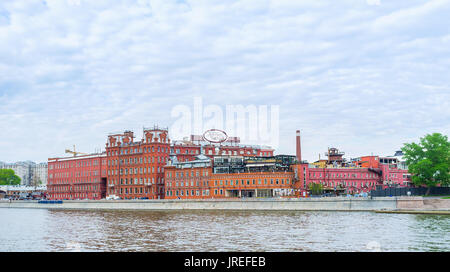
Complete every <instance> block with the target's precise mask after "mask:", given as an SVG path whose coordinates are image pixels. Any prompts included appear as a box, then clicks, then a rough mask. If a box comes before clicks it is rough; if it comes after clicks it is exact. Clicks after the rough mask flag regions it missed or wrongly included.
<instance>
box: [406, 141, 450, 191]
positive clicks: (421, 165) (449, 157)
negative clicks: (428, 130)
mask: <svg viewBox="0 0 450 272" xmlns="http://www.w3.org/2000/svg"><path fill="white" fill-rule="evenodd" d="M402 151H403V154H404V157H405V159H406V164H407V165H408V170H409V172H410V173H411V179H412V182H413V183H414V184H416V185H426V186H428V187H435V186H436V185H439V184H440V185H448V184H449V183H450V174H449V173H450V142H449V141H448V137H447V136H445V135H442V134H440V133H433V134H427V135H426V136H425V137H423V138H420V142H419V143H414V142H413V143H407V144H405V145H404V147H403V148H402Z"/></svg>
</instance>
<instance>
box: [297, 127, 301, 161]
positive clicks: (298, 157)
mask: <svg viewBox="0 0 450 272" xmlns="http://www.w3.org/2000/svg"><path fill="white" fill-rule="evenodd" d="M296 155H297V161H298V162H301V161H302V145H301V142H300V130H297V153H296Z"/></svg>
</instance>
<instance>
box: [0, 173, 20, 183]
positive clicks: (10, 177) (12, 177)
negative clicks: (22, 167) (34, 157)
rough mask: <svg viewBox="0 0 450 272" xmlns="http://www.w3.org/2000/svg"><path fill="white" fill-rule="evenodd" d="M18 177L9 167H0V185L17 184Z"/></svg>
mask: <svg viewBox="0 0 450 272" xmlns="http://www.w3.org/2000/svg"><path fill="white" fill-rule="evenodd" d="M19 184H20V178H19V177H18V176H16V174H15V173H14V171H13V170H11V169H0V185H19Z"/></svg>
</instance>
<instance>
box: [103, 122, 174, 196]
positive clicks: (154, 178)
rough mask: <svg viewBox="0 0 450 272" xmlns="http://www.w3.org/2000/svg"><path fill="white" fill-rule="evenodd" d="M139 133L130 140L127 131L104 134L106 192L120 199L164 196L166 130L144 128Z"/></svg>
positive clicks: (166, 153)
mask: <svg viewBox="0 0 450 272" xmlns="http://www.w3.org/2000/svg"><path fill="white" fill-rule="evenodd" d="M143 136H144V138H143V139H142V140H140V141H134V138H135V137H134V133H133V132H131V131H125V132H124V133H122V134H111V135H109V136H108V142H107V144H106V155H107V167H108V190H107V194H108V195H115V196H119V197H120V198H122V199H135V198H148V199H163V198H164V166H165V165H166V164H167V163H168V160H169V152H170V140H169V137H168V130H167V129H164V128H158V127H154V128H149V129H144V131H143Z"/></svg>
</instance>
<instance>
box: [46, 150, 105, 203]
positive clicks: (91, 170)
mask: <svg viewBox="0 0 450 272" xmlns="http://www.w3.org/2000/svg"><path fill="white" fill-rule="evenodd" d="M106 178H107V165H106V154H105V153H102V154H90V155H85V156H77V157H66V158H49V159H48V183H47V198H49V199H52V200H56V199H102V198H104V197H105V195H106Z"/></svg>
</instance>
